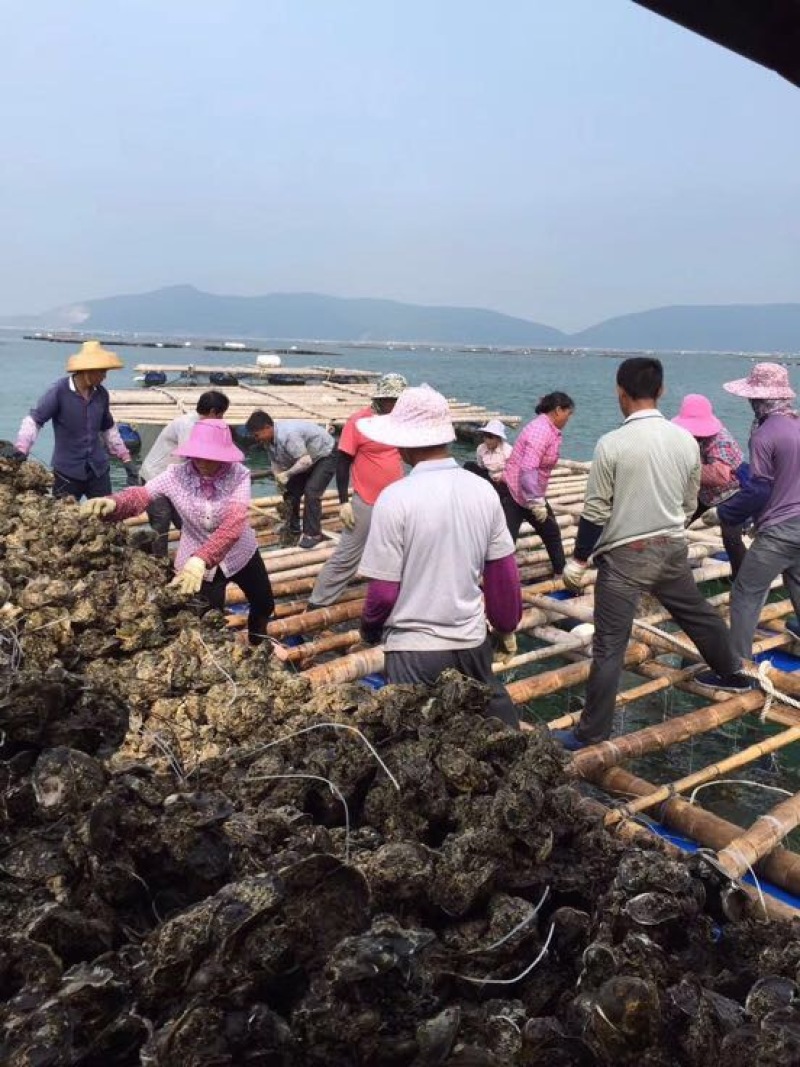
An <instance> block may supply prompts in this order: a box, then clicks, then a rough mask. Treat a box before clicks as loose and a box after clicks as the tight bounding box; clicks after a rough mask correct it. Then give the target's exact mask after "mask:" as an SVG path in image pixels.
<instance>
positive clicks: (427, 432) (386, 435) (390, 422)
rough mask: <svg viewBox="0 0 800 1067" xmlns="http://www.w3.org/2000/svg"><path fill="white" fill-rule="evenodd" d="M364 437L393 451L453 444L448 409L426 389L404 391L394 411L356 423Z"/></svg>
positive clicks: (414, 388) (443, 399)
mask: <svg viewBox="0 0 800 1067" xmlns="http://www.w3.org/2000/svg"><path fill="white" fill-rule="evenodd" d="M357 425H358V428H359V430H361V432H362V433H363V434H364V436H365V437H369V439H370V440H371V441H377V442H378V444H381V445H392V446H393V447H394V448H431V447H433V446H434V445H446V444H449V443H450V442H451V441H455V439H456V432H455V430H454V429H453V420H452V419H451V417H450V405H449V404H448V403H447V400H446V398H445V397H443V396H442V394H441V393H437V392H436V390H435V389H431V387H430V386H429V385H417V386H413V387H412V388H410V389H404V390H403V392H402V393H401V394H400V397H399V399H398V401H397V403H396V404H395V406H394V411H392V412H391V414H389V415H373V416H372V417H371V418H364V419H359V420H358V423H357Z"/></svg>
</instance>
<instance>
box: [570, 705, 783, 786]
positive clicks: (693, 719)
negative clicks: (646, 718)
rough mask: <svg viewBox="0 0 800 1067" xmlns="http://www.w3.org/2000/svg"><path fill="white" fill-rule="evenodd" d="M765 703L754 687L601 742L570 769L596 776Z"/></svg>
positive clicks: (580, 775) (575, 758)
mask: <svg viewBox="0 0 800 1067" xmlns="http://www.w3.org/2000/svg"><path fill="white" fill-rule="evenodd" d="M763 703H764V694H763V693H761V692H759V691H757V690H751V691H750V692H747V693H744V694H742V695H741V696H734V697H730V699H728V700H724V701H721V702H720V703H718V704H711V705H709V706H707V707H704V708H698V709H697V710H695V711H690V712H687V714H685V715H679V716H677V717H676V718H674V719H669V720H667V721H666V722H660V723H654V724H653V725H652V726H646V727H644V729H642V730H636V731H635V732H634V733H632V734H623V735H622V736H621V737H615V738H614V740H613V741H601V742H600V743H599V744H597V745H591V746H590V747H588V748H584V749H581V750H580V751H579V752H576V753H575V754H574V756H573V757H572V761H571V762H570V764H569V772H570V773H571V774H573V775H574V776H575V777H578V778H593V777H594V776H595V775H597V774H599V773H600V771H603V770H605V769H606V768H607V767H613V766H614V765H616V764H617V763H621V762H622V761H623V760H626V759H633V758H636V757H638V756H644V755H646V754H647V753H648V752H656V751H660V750H662V749H665V748H668V747H669V746H670V745H674V744H679V743H681V742H683V741H688V740H689V738H691V737H696V736H697V735H698V734H703V733H708V731H709V730H714V729H716V728H717V727H719V726H724V725H725V723H728V722H733V721H734V719H740V718H741V717H742V716H743V715H746V714H747V713H748V712H751V711H757V710H758V709H759V708H760V707H761V706H762V705H763Z"/></svg>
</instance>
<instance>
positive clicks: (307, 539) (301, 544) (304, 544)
mask: <svg viewBox="0 0 800 1067" xmlns="http://www.w3.org/2000/svg"><path fill="white" fill-rule="evenodd" d="M322 541H324V537H323V536H322V534H320V535H319V537H314V536H313V535H312V534H303V536H302V537H301V538H300V540H299V541H298V542H297V546H298V548H316V547H317V545H318V544H320V543H321V542H322Z"/></svg>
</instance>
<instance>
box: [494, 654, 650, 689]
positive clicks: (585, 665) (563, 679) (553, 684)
mask: <svg viewBox="0 0 800 1067" xmlns="http://www.w3.org/2000/svg"><path fill="white" fill-rule="evenodd" d="M652 656H653V650H652V649H651V648H648V646H647V645H644V644H641V643H640V642H636V641H632V642H631V643H630V644H629V645H628V648H627V650H626V652H625V662H624V665H625V666H626V667H627V666H632V665H634V664H637V663H642V662H643V661H644V660H647V659H651V658H652ZM590 667H591V663H589V661H588V660H584V661H583V662H581V663H570V664H569V665H568V666H566V667H557V668H555V669H554V670H551V671H543V672H542V673H541V674H535V675H533V677H531V678H521V679H519V681H516V682H511V683H510V684H509V685H507V686H506V689H507V690H508V695H509V696H510V697H511V699H512V700H513V701H514V703H515V704H525V703H527V702H528V701H529V700H534V699H536V698H537V697H542V696H547V695H548V694H550V693H556V692H558V690H559V689H566V688H567V687H568V686H573V685H580V684H581V682H585V681H586V679H587V678H588V677H589V669H590Z"/></svg>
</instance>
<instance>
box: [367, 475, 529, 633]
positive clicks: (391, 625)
mask: <svg viewBox="0 0 800 1067" xmlns="http://www.w3.org/2000/svg"><path fill="white" fill-rule="evenodd" d="M513 553H514V542H513V541H512V540H511V537H510V535H509V532H508V527H507V525H506V520H505V516H504V514H503V509H502V507H501V506H500V498H499V497H498V495H497V491H496V490H495V489H494V488H493V486H491V485H490V484H489V483H488V482H486V481H484V480H483V479H482V478H476V477H475V475H474V474H471V473H470V472H469V471H465V470H462V469H461V467H459V466H458V464H457V463H456V461H455V460H454V459H441V460H429V461H427V462H425V463H418V464H417V465H416V467H414V469H413V470H412V471H411V474H410V475H409V476H408V477H407V478H404V479H403V480H402V481H399V482H394V483H393V484H392V485H389V486H387V487H386V488H385V489H384V490H383V492H382V493H381V495H380V496H379V497H378V500H377V502H376V503H375V506H374V508H373V510H372V525H371V527H370V531H369V537H368V538H367V544H366V547H365V548H364V555H363V556H362V558H361V566H360V567H359V573H360V574H362V575H363V576H364V577H365V578H376V579H380V580H382V581H387V582H399V583H400V594H399V596H398V598H397V602H396V603H395V606H394V608H393V609H392V613H391V615H390V616H389V618H388V620H387V622H386V627H385V630H384V638H385V639H384V648H385V649H386V651H387V652H425V651H434V650H442V649H459V648H474V647H476V646H478V645H480V644H482V643H483V641H484V640H485V639H486V620H485V617H484V606H483V596H482V594H481V589H480V584H479V583H480V579H481V575H482V574H483V566H484V563H486V562H487V561H490V560H495V559H503V558H504V557H505V556H510V555H513Z"/></svg>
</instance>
